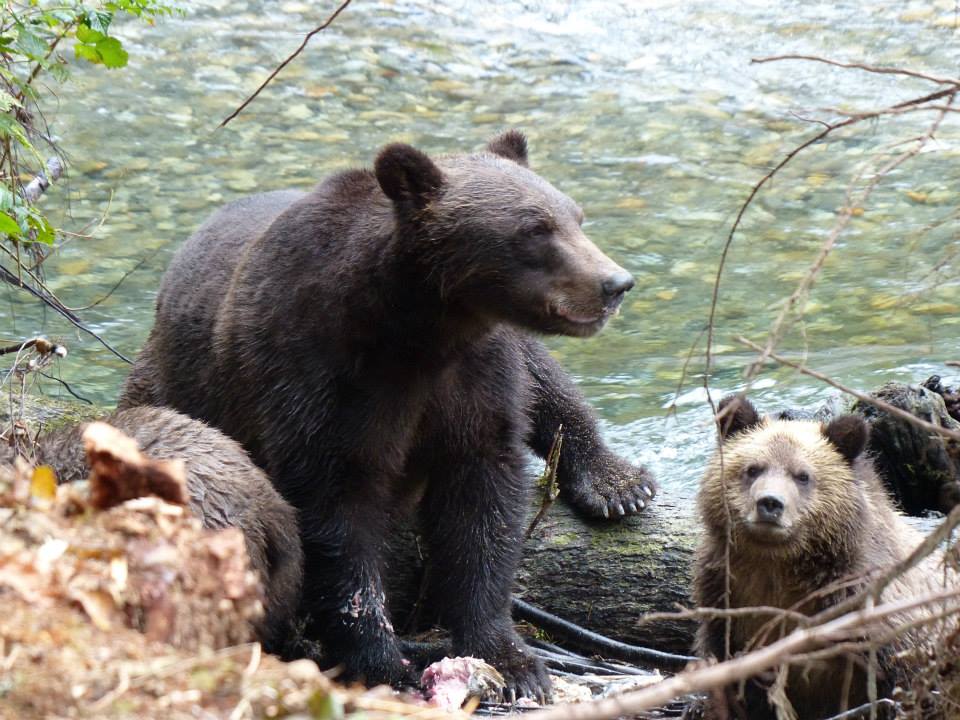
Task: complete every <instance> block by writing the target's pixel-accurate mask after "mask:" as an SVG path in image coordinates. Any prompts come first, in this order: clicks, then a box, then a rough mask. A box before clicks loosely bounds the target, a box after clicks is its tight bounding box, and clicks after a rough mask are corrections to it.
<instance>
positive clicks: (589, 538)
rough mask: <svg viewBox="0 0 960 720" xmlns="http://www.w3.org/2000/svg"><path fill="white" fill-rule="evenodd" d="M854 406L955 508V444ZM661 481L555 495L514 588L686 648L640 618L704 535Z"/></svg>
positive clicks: (890, 396)
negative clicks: (594, 493) (602, 492)
mask: <svg viewBox="0 0 960 720" xmlns="http://www.w3.org/2000/svg"><path fill="white" fill-rule="evenodd" d="M940 389H941V390H942V391H943V392H947V391H946V390H944V389H943V388H940ZM943 392H940V393H938V392H935V391H934V390H932V389H930V388H929V387H922V386H914V385H905V384H888V385H886V386H884V387H883V388H881V389H879V390H878V391H877V393H876V396H877V397H879V398H880V399H883V400H885V401H887V402H890V403H891V404H894V405H896V406H897V407H900V408H901V409H905V410H908V411H910V412H911V413H913V414H915V415H917V416H918V417H920V418H922V419H924V420H927V421H929V422H935V423H936V424H941V425H942V426H944V427H948V428H952V429H960V423H958V422H957V421H956V420H953V419H952V418H951V417H950V416H949V414H948V413H947V411H946V406H945V405H944V402H943ZM951 392H952V391H951ZM948 397H949V396H948ZM856 409H857V410H858V411H860V412H862V413H863V414H864V415H865V416H866V417H867V419H868V420H869V421H870V422H871V424H872V440H871V450H872V452H873V453H874V455H875V456H876V458H877V463H878V466H879V468H880V469H881V471H882V472H883V473H884V474H885V475H886V476H887V480H888V481H889V482H890V483H891V492H892V493H893V495H894V497H896V498H897V499H898V500H899V501H900V502H901V503H902V505H903V507H904V509H905V510H907V511H908V512H911V513H914V514H918V515H921V514H924V513H926V512H927V511H930V510H939V511H941V512H942V511H949V509H950V508H951V507H953V505H954V504H956V502H957V499H958V498H960V462H958V458H960V453H958V447H957V444H956V443H954V442H953V441H947V440H944V439H942V438H940V437H938V436H936V435H934V434H931V433H930V432H929V431H924V430H920V429H917V428H916V427H915V426H912V425H910V424H909V423H907V422H905V421H903V420H901V419H899V418H896V417H892V416H890V415H889V414H887V413H884V412H883V411H882V410H878V409H877V408H875V407H873V406H870V405H869V404H865V403H860V404H858V405H857V406H856ZM83 410H84V411H85V412H89V410H88V409H86V408H83ZM27 414H29V412H28V413H27ZM36 414H38V415H39V416H40V417H42V418H43V419H44V420H45V424H46V425H48V426H51V425H52V426H56V425H58V424H60V422H59V418H57V414H58V413H57V412H56V411H51V409H50V407H49V406H48V405H46V404H42V405H41V406H38V408H37V412H36ZM818 418H819V419H822V418H820V416H819V415H818ZM75 421H76V420H74V422H75ZM951 423H952V424H951ZM663 487H664V489H663V491H662V492H661V495H660V496H659V497H658V498H657V499H656V501H655V502H654V503H653V504H652V505H651V507H650V508H648V509H647V510H646V511H645V512H643V513H641V514H640V515H638V516H635V517H630V518H626V519H624V520H621V521H619V522H604V521H594V520H585V519H583V518H581V517H579V516H577V515H576V514H574V513H573V512H572V511H571V510H570V509H569V507H568V506H567V505H566V504H565V503H563V502H562V501H558V502H556V503H553V504H552V505H551V506H550V507H549V510H548V511H547V512H546V514H545V515H544V517H542V518H541V519H540V520H539V521H538V523H537V524H536V526H535V527H534V529H533V532H532V534H531V536H530V538H529V539H528V540H527V541H526V544H525V548H524V558H523V562H522V564H521V566H520V569H519V572H518V574H517V582H516V595H517V596H518V597H520V598H522V599H523V600H525V601H527V602H529V603H530V604H532V605H534V606H536V607H538V608H540V609H542V610H545V611H547V612H549V613H551V614H553V615H556V616H558V617H560V618H563V619H564V620H567V621H571V622H573V623H576V624H577V625H581V626H583V627H584V628H588V629H590V630H593V631H596V632H599V633H600V634H602V635H605V636H607V637H609V638H613V639H615V640H618V641H622V642H626V643H630V644H633V645H641V646H646V647H649V648H654V649H656V650H659V651H663V652H668V653H677V654H687V653H689V651H690V647H691V644H692V638H693V631H694V628H695V623H694V622H692V621H681V620H660V621H657V622H656V623H648V624H643V625H641V624H640V623H639V620H640V618H641V617H642V616H643V615H645V614H647V613H651V612H670V611H673V610H676V609H677V608H678V606H684V607H690V606H691V604H692V603H691V600H690V596H689V586H690V576H691V567H692V558H693V550H694V547H695V546H696V543H697V539H698V534H699V527H698V523H697V521H696V519H695V516H694V506H695V503H694V497H693V492H694V491H693V490H689V489H680V488H677V487H676V486H673V487H672V486H671V484H670V483H669V482H665V483H664V484H663ZM534 505H535V506H536V507H534V508H532V509H531V513H530V516H531V518H532V517H533V516H534V515H535V514H536V513H537V512H538V511H539V509H540V506H541V498H540V497H536V498H535V499H534ZM397 547H398V554H397V555H396V556H395V559H394V560H393V562H392V563H391V568H390V570H391V573H392V581H391V583H390V589H389V591H388V597H390V598H391V600H392V605H393V611H394V617H395V620H396V622H395V624H396V626H397V627H398V629H400V630H406V631H409V630H412V629H414V628H416V627H422V626H424V625H429V624H430V623H429V617H430V613H429V611H424V609H423V608H422V607H420V605H422V604H423V603H422V602H421V603H418V600H422V598H420V594H421V593H420V588H421V584H422V583H421V578H422V566H423V563H424V554H423V551H422V548H421V547H420V546H419V545H418V544H417V542H416V541H415V539H414V538H413V536H412V534H407V535H405V536H401V537H400V538H398V541H397ZM559 632H560V631H558V630H556V629H553V630H548V631H546V634H547V636H548V637H550V638H552V639H555V640H558V641H561V642H564V644H571V645H574V646H576V645H577V643H576V642H575V641H573V640H571V639H569V638H563V637H558V636H557V634H558V633H559ZM583 649H584V650H586V651H589V648H583Z"/></svg>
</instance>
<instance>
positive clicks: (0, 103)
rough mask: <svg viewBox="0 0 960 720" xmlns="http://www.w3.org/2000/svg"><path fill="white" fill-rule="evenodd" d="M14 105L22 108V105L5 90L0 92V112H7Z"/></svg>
mask: <svg viewBox="0 0 960 720" xmlns="http://www.w3.org/2000/svg"><path fill="white" fill-rule="evenodd" d="M14 105H16V106H17V107H23V103H21V102H20V101H19V100H17V99H16V98H15V97H14V96H13V95H11V94H10V93H8V92H7V91H6V90H0V112H8V111H9V110H10V108H12V107H13V106H14Z"/></svg>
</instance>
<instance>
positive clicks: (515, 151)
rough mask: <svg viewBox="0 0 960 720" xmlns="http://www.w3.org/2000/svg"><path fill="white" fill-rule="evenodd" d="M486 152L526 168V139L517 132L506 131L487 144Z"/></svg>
mask: <svg viewBox="0 0 960 720" xmlns="http://www.w3.org/2000/svg"><path fill="white" fill-rule="evenodd" d="M487 150H489V151H490V152H492V153H493V154H494V155H499V156H500V157H502V158H506V159H507V160H513V161H514V162H515V163H516V164H517V165H522V166H523V167H527V138H526V137H525V136H524V134H523V133H522V132H520V131H519V130H507V131H506V132H505V133H503V134H501V135H497V137H495V138H494V139H493V140H491V141H490V142H489V143H487Z"/></svg>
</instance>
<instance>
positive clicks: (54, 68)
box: [47, 62, 70, 83]
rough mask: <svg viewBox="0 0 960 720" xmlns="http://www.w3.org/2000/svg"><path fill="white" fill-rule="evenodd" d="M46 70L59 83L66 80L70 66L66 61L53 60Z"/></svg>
mask: <svg viewBox="0 0 960 720" xmlns="http://www.w3.org/2000/svg"><path fill="white" fill-rule="evenodd" d="M47 71H48V72H49V73H50V74H51V75H53V77H54V79H55V80H56V81H57V82H59V83H64V82H66V81H67V80H68V79H69V77H70V68H68V67H67V64H66V62H55V63H53V65H51V66H50V67H49V68H47Z"/></svg>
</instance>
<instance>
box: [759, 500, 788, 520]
mask: <svg viewBox="0 0 960 720" xmlns="http://www.w3.org/2000/svg"><path fill="white" fill-rule="evenodd" d="M781 515H783V500H781V499H780V498H778V497H777V496H776V495H764V496H763V497H762V498H760V499H759V500H757V517H759V518H760V519H761V520H763V521H765V522H778V521H779V520H780V516H781Z"/></svg>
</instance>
